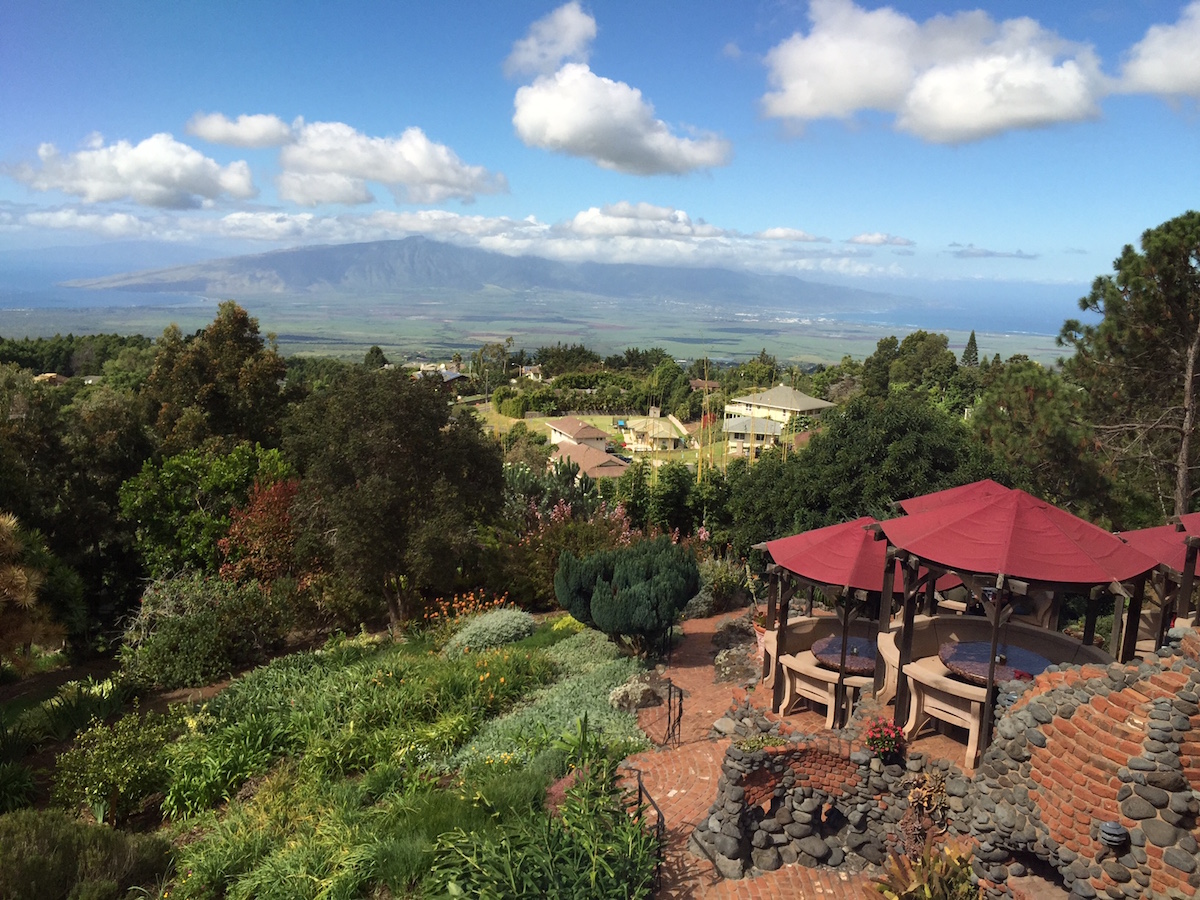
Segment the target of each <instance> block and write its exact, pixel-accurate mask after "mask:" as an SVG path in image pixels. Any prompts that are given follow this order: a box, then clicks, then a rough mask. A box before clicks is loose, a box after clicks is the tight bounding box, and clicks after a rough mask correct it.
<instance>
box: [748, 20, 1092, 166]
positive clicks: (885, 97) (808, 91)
mask: <svg viewBox="0 0 1200 900" xmlns="http://www.w3.org/2000/svg"><path fill="white" fill-rule="evenodd" d="M809 18H810V20H811V22H812V28H811V29H810V31H809V33H808V34H801V33H797V34H795V35H793V36H792V37H790V38H788V39H787V40H785V41H783V42H782V43H780V44H778V45H777V46H776V47H774V48H773V49H772V50H771V51H770V52H769V53H768V54H767V57H766V64H767V68H768V79H769V82H770V84H771V87H772V88H773V89H772V90H771V91H769V92H768V93H767V94H766V95H765V96H764V97H763V110H764V111H765V113H766V114H767V115H768V116H772V117H776V118H781V119H787V120H792V121H799V122H803V121H808V120H812V119H820V118H838V119H849V118H851V117H853V116H854V115H855V114H856V113H857V112H859V111H860V110H877V111H880V112H884V113H891V114H894V116H895V124H896V126H897V127H898V128H900V129H902V130H905V131H908V132H910V133H912V134H914V135H916V136H917V137H920V138H922V139H924V140H927V141H932V142H935V143H959V142H964V141H972V140H979V139H982V138H985V137H989V136H991V135H995V134H998V133H1000V132H1002V131H1006V130H1009V129H1013V128H1032V127H1037V126H1044V125H1050V124H1054V123H1057V122H1068V121H1078V120H1081V119H1087V118H1091V117H1094V116H1096V115H1097V114H1098V106H1097V103H1098V101H1099V99H1100V98H1101V97H1102V96H1103V95H1104V94H1105V93H1106V92H1107V91H1108V90H1109V88H1110V84H1109V81H1108V79H1106V78H1105V76H1104V75H1103V74H1102V73H1101V71H1100V66H1099V62H1098V60H1097V58H1096V55H1095V53H1094V52H1093V51H1092V50H1091V48H1089V47H1086V46H1082V45H1079V44H1074V43H1071V42H1068V41H1065V40H1063V39H1062V38H1059V37H1058V36H1057V35H1055V34H1054V33H1053V32H1050V31H1048V30H1046V29H1044V28H1042V26H1041V25H1039V24H1038V23H1037V22H1035V21H1033V20H1032V19H1028V18H1021V19H1010V20H1006V21H1004V22H1000V23H996V22H994V21H993V20H992V19H991V17H990V16H988V14H987V13H985V12H982V11H978V10H977V11H974V12H965V13H957V14H955V15H952V16H943V15H939V16H935V17H933V18H931V19H929V20H927V21H925V22H924V23H918V22H917V21H915V20H913V19H911V18H909V17H908V16H906V15H903V14H902V13H899V12H896V11H895V10H894V9H891V8H890V7H884V8H882V9H877V10H871V11H868V10H865V9H863V8H862V7H860V6H858V5H856V4H855V3H854V2H852V0H812V2H811V3H810V6H809Z"/></svg>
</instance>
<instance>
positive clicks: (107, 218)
mask: <svg viewBox="0 0 1200 900" xmlns="http://www.w3.org/2000/svg"><path fill="white" fill-rule="evenodd" d="M23 220H24V222H25V224H26V225H29V226H31V227H33V228H49V229H53V230H55V231H59V230H68V231H89V232H92V233H93V234H99V235H103V236H104V237H110V238H129V237H139V236H142V235H148V234H152V233H154V230H155V228H154V225H153V224H152V223H151V222H147V221H145V220H143V219H139V218H138V217H137V216H133V215H130V214H129V213H107V214H102V213H93V212H81V211H79V210H77V209H70V208H68V209H54V210H36V211H34V212H29V213H26V214H25V215H24V216H23Z"/></svg>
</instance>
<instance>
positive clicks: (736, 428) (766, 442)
mask: <svg viewBox="0 0 1200 900" xmlns="http://www.w3.org/2000/svg"><path fill="white" fill-rule="evenodd" d="M722 425H723V428H724V431H725V444H726V452H727V453H728V454H729V455H730V456H757V455H758V454H759V452H761V450H762V448H763V447H773V446H775V445H776V444H778V443H779V439H780V437H781V436H782V435H783V423H782V422H776V421H775V420H774V419H767V418H752V417H750V416H734V417H732V418H727V419H726V420H725V421H724V422H723V423H722Z"/></svg>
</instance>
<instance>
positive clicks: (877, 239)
mask: <svg viewBox="0 0 1200 900" xmlns="http://www.w3.org/2000/svg"><path fill="white" fill-rule="evenodd" d="M846 243H847V244H865V245H866V246H868V247H883V246H890V247H912V246H914V244H915V242H914V241H910V240H909V239H908V238H906V237H897V236H896V235H894V234H884V233H883V232H882V231H867V232H864V233H862V234H856V235H855V236H854V237H852V238H846Z"/></svg>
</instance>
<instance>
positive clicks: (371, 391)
mask: <svg viewBox="0 0 1200 900" xmlns="http://www.w3.org/2000/svg"><path fill="white" fill-rule="evenodd" d="M284 433H285V439H284V448H285V450H286V452H287V454H288V456H289V458H290V459H292V460H294V462H295V465H296V467H297V470H298V471H299V473H300V475H301V486H300V492H299V494H298V496H297V498H296V502H295V503H294V504H293V506H292V515H293V517H294V521H295V523H296V530H297V545H298V548H299V550H300V552H301V554H302V556H303V557H304V558H307V559H308V560H309V563H310V565H315V566H318V567H320V568H322V569H323V570H324V571H327V572H330V573H333V574H336V575H339V576H341V577H343V578H344V579H346V580H347V582H349V583H350V584H352V585H353V586H354V587H355V588H356V589H357V590H358V591H360V592H361V593H362V594H363V595H364V596H365V597H369V598H376V599H377V600H378V601H382V602H383V603H384V604H386V609H387V613H388V616H389V617H390V619H391V621H392V623H393V624H395V625H398V624H401V623H402V622H403V621H406V620H407V619H409V618H410V617H411V616H412V615H413V614H414V613H415V612H416V611H417V605H418V603H419V601H420V598H421V596H422V594H424V593H431V592H446V591H449V590H452V589H453V588H454V586H455V579H456V577H457V575H458V572H457V569H458V565H459V563H460V561H461V560H462V559H463V558H464V555H465V553H466V551H467V550H468V549H469V548H470V547H471V546H472V545H473V543H474V542H475V537H474V535H475V530H476V528H477V526H478V525H479V524H480V523H481V522H486V521H487V520H488V519H490V518H491V517H492V516H494V515H495V514H496V512H497V511H498V510H499V509H500V506H501V500H502V490H503V477H502V474H501V466H500V447H499V444H497V443H496V442H495V441H493V440H490V439H489V438H487V437H486V436H485V435H484V434H483V432H482V430H481V428H480V426H479V424H478V422H477V421H476V420H475V418H474V417H473V416H471V415H469V414H465V415H460V416H457V417H454V418H452V417H451V415H450V407H449V406H448V405H447V403H446V397H445V394H444V393H443V392H442V390H441V388H440V386H439V385H436V384H434V383H432V382H431V381H429V380H426V379H419V380H413V379H411V378H409V377H408V375H407V374H406V373H404V372H401V371H398V370H395V369H380V370H378V371H366V370H361V369H360V370H358V371H356V372H351V373H348V374H347V375H346V376H345V378H343V379H342V380H340V381H339V382H338V383H337V384H335V385H332V386H330V387H328V388H326V389H324V390H320V391H317V392H315V393H313V394H312V395H310V396H309V397H308V398H306V399H305V400H304V401H303V402H302V403H300V404H299V406H298V407H297V408H296V409H295V411H294V412H293V414H292V415H291V416H290V417H289V419H288V421H287V423H286V424H285V429H284Z"/></svg>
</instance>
